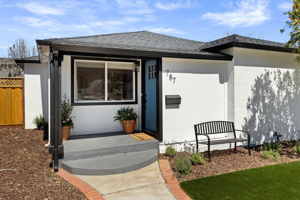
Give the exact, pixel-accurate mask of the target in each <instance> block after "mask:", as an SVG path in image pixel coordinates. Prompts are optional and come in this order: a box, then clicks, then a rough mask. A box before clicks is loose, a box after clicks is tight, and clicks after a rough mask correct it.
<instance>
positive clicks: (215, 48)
mask: <svg viewBox="0 0 300 200" xmlns="http://www.w3.org/2000/svg"><path fill="white" fill-rule="evenodd" d="M231 47H240V48H248V49H259V50H268V51H278V52H289V53H293V52H295V50H296V48H290V47H279V46H270V45H262V44H254V43H246V42H228V43H225V44H222V45H217V46H213V47H209V48H204V49H203V50H205V51H209V52H219V51H220V50H224V49H228V48H231Z"/></svg>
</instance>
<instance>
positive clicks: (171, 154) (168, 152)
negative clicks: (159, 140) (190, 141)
mask: <svg viewBox="0 0 300 200" xmlns="http://www.w3.org/2000/svg"><path fill="white" fill-rule="evenodd" d="M165 155H166V156H169V157H170V158H174V157H175V156H176V150H175V149H174V148H173V147H172V146H168V147H167V148H166V153H165Z"/></svg>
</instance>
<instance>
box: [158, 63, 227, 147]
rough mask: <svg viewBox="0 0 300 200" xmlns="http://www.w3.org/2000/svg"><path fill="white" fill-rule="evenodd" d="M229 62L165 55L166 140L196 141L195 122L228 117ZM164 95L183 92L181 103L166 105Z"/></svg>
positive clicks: (164, 109) (168, 141)
mask: <svg viewBox="0 0 300 200" xmlns="http://www.w3.org/2000/svg"><path fill="white" fill-rule="evenodd" d="M230 63H231V61H210V60H192V59H175V58H163V60H162V71H163V75H162V78H163V80H162V83H163V144H165V143H174V142H184V141H194V140H195V134H194V126H193V125H194V124H197V123H201V122H205V121H213V120H227V113H228V112H227V109H228V107H227V100H228V91H227V86H228V71H230V65H231V64H230ZM170 74H171V75H172V76H173V77H175V81H170V80H169V76H170ZM165 95H180V96H181V98H182V101H181V105H180V107H179V108H166V105H165Z"/></svg>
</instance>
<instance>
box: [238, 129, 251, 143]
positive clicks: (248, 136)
mask: <svg viewBox="0 0 300 200" xmlns="http://www.w3.org/2000/svg"><path fill="white" fill-rule="evenodd" d="M235 131H238V132H242V133H246V135H247V138H248V141H250V133H249V132H248V131H243V130H235Z"/></svg>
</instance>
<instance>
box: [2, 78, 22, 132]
mask: <svg viewBox="0 0 300 200" xmlns="http://www.w3.org/2000/svg"><path fill="white" fill-rule="evenodd" d="M23 89H24V80H23V78H0V128H23V127H24V95H23V94H24V93H23Z"/></svg>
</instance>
